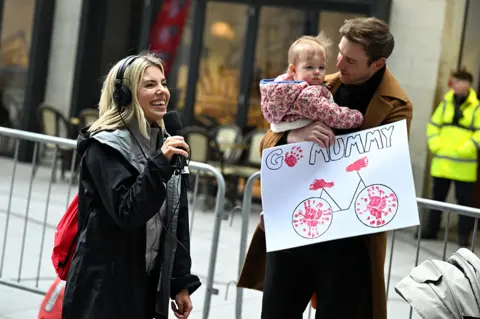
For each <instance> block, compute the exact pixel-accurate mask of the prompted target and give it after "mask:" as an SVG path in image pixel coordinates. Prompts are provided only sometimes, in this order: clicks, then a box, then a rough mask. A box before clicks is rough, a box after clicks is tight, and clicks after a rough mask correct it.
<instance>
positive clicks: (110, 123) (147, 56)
mask: <svg viewBox="0 0 480 319" xmlns="http://www.w3.org/2000/svg"><path fill="white" fill-rule="evenodd" d="M124 62H125V59H122V60H120V61H118V62H117V63H116V64H115V65H114V66H113V67H112V68H111V69H110V71H108V74H107V76H106V78H105V81H104V82H103V86H102V93H101V95H100V102H99V103H98V110H99V118H98V120H96V121H95V122H94V123H93V124H92V126H90V128H89V129H88V131H89V132H97V131H102V130H116V129H121V128H124V127H125V123H126V124H131V123H132V122H134V121H136V122H137V125H138V128H139V130H140V133H141V134H142V135H144V136H145V137H146V138H148V136H149V133H148V127H149V125H148V122H147V120H146V119H145V115H144V113H143V110H142V108H141V107H140V103H139V102H138V97H137V92H138V88H139V85H140V83H141V81H142V78H143V74H144V73H145V70H146V69H147V68H148V67H150V66H154V67H157V68H159V69H160V70H161V71H162V73H164V69H163V61H162V60H161V59H160V58H159V57H157V56H156V55H155V54H154V53H151V52H144V53H141V54H139V55H138V56H137V58H136V59H135V60H134V61H133V62H132V63H131V64H130V65H129V66H128V67H127V68H126V70H125V72H124V74H123V84H124V85H125V86H127V87H128V88H129V89H130V91H131V92H132V102H131V103H130V104H129V105H127V106H125V107H123V108H122V111H121V112H118V106H117V104H116V103H115V101H114V99H113V92H114V88H115V80H116V78H117V73H118V69H119V68H120V66H121V65H122V64H123V63H124ZM158 124H159V125H160V126H162V127H163V121H160V122H159V123H158Z"/></svg>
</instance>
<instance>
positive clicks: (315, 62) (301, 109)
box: [260, 33, 363, 133]
mask: <svg viewBox="0 0 480 319" xmlns="http://www.w3.org/2000/svg"><path fill="white" fill-rule="evenodd" d="M330 44H331V42H330V40H328V39H327V38H326V37H325V36H324V35H323V33H320V34H319V35H318V36H316V37H312V36H303V37H301V38H299V39H298V40H297V41H295V42H294V43H293V44H292V45H291V46H290V49H289V50H288V64H289V65H288V70H287V73H286V74H283V75H281V76H279V77H277V78H276V79H265V80H262V81H260V94H261V102H260V103H261V108H262V113H263V117H264V118H265V120H266V121H267V122H269V123H270V129H271V130H272V131H273V132H276V133H278V132H284V131H288V130H293V129H296V128H301V127H304V126H307V125H308V124H310V123H311V122H313V121H322V122H323V123H325V124H327V125H329V126H330V127H332V128H339V129H349V128H357V127H359V126H360V125H361V124H362V122H363V116H362V113H360V112H359V111H357V110H351V109H349V108H347V107H341V106H338V105H337V104H336V103H334V101H333V98H332V94H331V93H330V91H329V90H328V89H327V88H326V87H325V86H324V85H323V82H324V79H325V66H326V60H327V58H326V49H327V48H328V47H329V46H330Z"/></svg>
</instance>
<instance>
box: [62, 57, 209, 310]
mask: <svg viewBox="0 0 480 319" xmlns="http://www.w3.org/2000/svg"><path fill="white" fill-rule="evenodd" d="M169 97H170V93H169V91H168V89H167V87H166V80H165V76H164V72H163V66H162V61H161V60H160V59H158V58H157V57H155V56H154V55H152V54H149V53H146V54H142V55H139V56H134V57H128V58H126V59H124V60H122V61H120V62H118V63H117V64H116V65H115V66H114V67H113V68H112V69H111V70H110V72H109V73H108V75H107V77H106V79H105V82H104V84H103V89H102V93H101V97H100V103H99V110H100V116H99V119H98V120H97V121H96V122H95V123H93V124H92V126H91V127H89V128H86V129H84V130H82V132H81V134H80V136H79V138H78V147H77V150H78V153H79V155H80V157H81V158H82V160H81V163H82V165H81V170H80V187H79V192H78V195H79V208H78V217H79V228H80V236H79V239H78V246H77V249H76V252H75V256H74V257H73V260H72V264H71V268H70V271H69V274H68V278H67V284H66V289H65V297H64V300H63V318H65V319H66V318H68V319H72V318H129V319H131V318H149V319H151V318H167V317H168V303H169V297H170V298H172V299H174V300H175V303H173V302H172V309H173V310H174V314H175V315H176V317H177V318H187V317H188V316H189V315H190V313H191V311H192V303H191V300H190V294H192V293H193V292H194V291H195V290H196V289H197V288H198V287H199V286H200V281H199V279H198V277H197V276H194V275H192V274H191V273H190V268H191V258H190V253H189V246H190V245H189V241H190V238H189V231H188V229H189V228H188V201H187V188H186V175H183V174H180V175H174V174H173V172H174V169H175V168H174V166H173V165H172V164H171V159H172V156H173V155H180V156H185V157H188V150H189V148H188V145H187V144H186V143H185V141H184V140H183V138H182V137H179V136H171V137H167V138H166V139H165V140H164V136H163V132H162V127H163V122H162V118H163V116H164V115H165V113H166V109H167V103H168V100H169ZM167 198H168V200H167ZM84 221H86V224H84V225H85V226H84V225H82V222H84Z"/></svg>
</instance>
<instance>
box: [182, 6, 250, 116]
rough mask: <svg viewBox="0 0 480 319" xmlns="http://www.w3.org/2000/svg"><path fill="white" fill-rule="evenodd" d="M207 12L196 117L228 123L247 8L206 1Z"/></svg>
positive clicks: (234, 110) (235, 101) (234, 104)
mask: <svg viewBox="0 0 480 319" xmlns="http://www.w3.org/2000/svg"><path fill="white" fill-rule="evenodd" d="M206 9H207V11H206V17H205V30H204V36H203V49H202V53H201V54H202V56H201V59H200V66H199V76H198V80H197V91H196V100H195V111H194V112H195V117H196V118H198V117H199V116H201V115H206V116H209V117H214V118H215V119H216V120H217V121H218V122H219V123H220V124H230V123H234V122H235V118H236V115H237V104H238V94H239V86H240V75H241V71H242V70H241V64H242V59H243V47H244V37H245V31H246V27H247V24H246V22H247V11H248V6H246V5H240V4H232V3H221V2H208V3H207V8H206ZM185 81H186V76H185Z"/></svg>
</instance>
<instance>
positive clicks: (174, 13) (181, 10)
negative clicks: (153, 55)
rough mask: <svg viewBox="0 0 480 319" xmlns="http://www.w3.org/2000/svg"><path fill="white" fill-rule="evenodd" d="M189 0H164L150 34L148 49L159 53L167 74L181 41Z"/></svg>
mask: <svg viewBox="0 0 480 319" xmlns="http://www.w3.org/2000/svg"><path fill="white" fill-rule="evenodd" d="M189 8H190V0H164V1H163V5H162V9H161V10H160V12H159V13H158V15H157V18H156V20H155V22H154V24H153V27H152V32H151V34H150V51H154V52H157V53H159V54H160V56H161V57H162V59H163V61H164V66H165V75H167V74H168V71H169V70H170V68H171V66H172V64H173V62H174V60H175V56H176V53H177V49H178V46H179V45H180V42H181V41H182V34H183V29H184V27H185V23H186V22H187V17H188V9H189Z"/></svg>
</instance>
